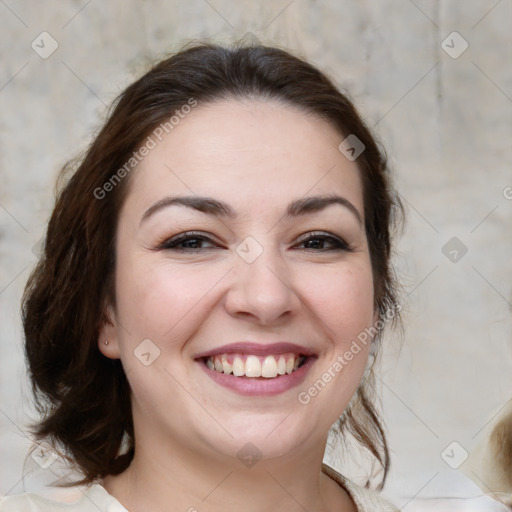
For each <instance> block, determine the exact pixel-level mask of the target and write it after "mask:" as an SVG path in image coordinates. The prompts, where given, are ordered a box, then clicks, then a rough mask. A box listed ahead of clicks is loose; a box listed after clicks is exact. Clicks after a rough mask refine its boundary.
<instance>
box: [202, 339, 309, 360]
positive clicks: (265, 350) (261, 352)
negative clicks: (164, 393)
mask: <svg viewBox="0 0 512 512" xmlns="http://www.w3.org/2000/svg"><path fill="white" fill-rule="evenodd" d="M290 352H292V353H294V354H300V355H304V356H313V355H315V352H314V351H313V350H312V349H310V348H308V347H304V346H302V345H297V344H296V343H289V342H287V341H280V342H278V343H270V344H261V343H254V342H246V341H238V342H236V343H230V344H228V345H222V346H220V347H216V348H213V349H210V350H206V351H204V352H201V353H200V354H197V355H196V356H195V357H194V359H201V358H203V357H211V356H215V355H217V354H252V355H255V356H270V355H274V354H275V355H277V354H288V353H290Z"/></svg>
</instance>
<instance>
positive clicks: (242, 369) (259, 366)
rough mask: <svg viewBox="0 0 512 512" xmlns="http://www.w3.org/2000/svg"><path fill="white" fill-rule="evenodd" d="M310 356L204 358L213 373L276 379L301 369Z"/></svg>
mask: <svg viewBox="0 0 512 512" xmlns="http://www.w3.org/2000/svg"><path fill="white" fill-rule="evenodd" d="M307 359H308V356H305V355H302V354H294V353H291V352H290V353H286V354H276V355H267V356H258V355H253V354H249V355H248V354H232V353H229V354H216V355H214V356H209V357H204V358H203V362H204V364H205V365H206V366H207V367H208V368H209V369H210V370H213V371H216V372H218V373H223V374H225V375H233V376H235V377H241V378H244V377H245V378H252V379H255V378H262V379H275V378H278V377H280V376H283V375H289V374H291V373H293V372H294V371H296V370H298V369H299V368H301V367H302V366H303V365H304V363H305V362H306V360H307Z"/></svg>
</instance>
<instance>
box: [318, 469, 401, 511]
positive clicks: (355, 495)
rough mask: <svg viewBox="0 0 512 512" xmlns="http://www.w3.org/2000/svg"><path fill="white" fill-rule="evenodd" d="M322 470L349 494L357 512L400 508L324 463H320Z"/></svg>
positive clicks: (396, 509)
mask: <svg viewBox="0 0 512 512" xmlns="http://www.w3.org/2000/svg"><path fill="white" fill-rule="evenodd" d="M322 471H323V472H324V473H325V474H326V475H328V476H330V477H331V478H332V479H333V480H335V481H336V482H337V483H338V484H339V485H340V486H341V487H343V488H344V489H345V490H346V491H347V492H348V493H349V494H350V497H351V498H352V500H353V501H354V503H355V504H356V506H357V512H400V509H398V508H397V507H396V506H395V505H393V504H392V503H390V502H389V501H387V500H385V499H384V498H383V497H382V496H380V495H379V494H378V493H377V492H375V491H372V490H370V489H365V488H364V487H360V486H359V485H356V484H354V483H352V482H351V481H350V480H348V479H347V478H345V477H344V476H343V475H341V474H340V473H338V472H337V471H335V470H334V469H332V468H331V467H329V466H327V465H326V464H323V465H322Z"/></svg>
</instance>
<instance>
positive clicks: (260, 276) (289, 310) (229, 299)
mask: <svg viewBox="0 0 512 512" xmlns="http://www.w3.org/2000/svg"><path fill="white" fill-rule="evenodd" d="M299 307H300V300H299V298H298V296H297V294H296V291H295V289H294V283H293V279H292V273H291V269H289V268H288V267H287V266H286V263H285V262H284V261H283V259H282V258H281V257H280V256H279V255H278V254H275V253H272V252H271V251H270V250H264V251H263V253H262V254H261V255H260V256H259V257H258V258H257V259H256V260H255V261H253V262H251V263H248V262H247V261H245V260H244V259H243V258H241V257H237V261H236V263H235V269H234V272H232V282H231V286H230V288H229V290H228V292H227V296H226V301H225V308H226V310H227V312H228V313H229V314H230V315H231V316H234V317H237V318H245V319H247V320H250V321H252V322H254V323H258V324H260V325H273V324H276V323H279V322H282V321H285V320H286V319H288V318H291V317H292V316H293V314H294V313H295V312H296V311H297V310H298V308H299Z"/></svg>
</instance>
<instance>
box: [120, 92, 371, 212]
mask: <svg viewBox="0 0 512 512" xmlns="http://www.w3.org/2000/svg"><path fill="white" fill-rule="evenodd" d="M151 137H152V138H153V139H154V142H155V143H156V145H155V147H154V148H153V149H151V150H150V152H149V154H148V155H147V156H145V158H144V159H143V160H142V161H141V163H139V164H138V166H137V168H136V169H135V171H134V172H133V175H132V176H131V181H132V183H131V185H130V192H129V194H128V197H127V202H130V204H134V205H135V207H137V206H138V207H140V208H142V207H143V206H144V205H146V204H147V203H148V202H150V201H156V200H158V199H160V198H161V197H162V196H163V195H165V194H167V193H173V194H174V193H187V195H188V194H190V193H192V194H198V195H210V196H214V197H218V198H220V199H223V200H225V201H227V202H229V203H231V204H232V205H233V206H234V209H235V210H243V209H244V206H249V205H253V206H257V205H263V204H265V205H266V206H267V207H268V205H269V203H271V204H273V205H277V204H279V203H284V202H286V203H287V202H288V201H289V199H290V198H292V199H297V198H300V197H302V196H304V195H306V194H308V193H332V192H338V193H340V194H343V195H344V196H345V197H346V198H347V199H348V200H350V201H351V202H352V203H353V204H354V205H355V206H356V207H357V208H358V209H359V211H360V212H361V214H362V213H363V211H362V210H363V204H362V201H363V199H362V185H361V180H360V176H359V169H358V167H357V165H356V163H355V162H351V161H349V160H348V159H346V158H345V157H344V156H343V154H342V153H341V152H340V151H339V149H338V146H339V144H340V142H341V140H342V139H343V138H344V137H343V136H342V135H341V134H339V133H338V132H337V131H336V130H335V129H334V128H333V127H332V126H331V125H330V124H329V123H327V122H326V121H325V120H323V119H321V118H320V117H318V116H316V115H313V114H309V113H306V112H304V111H302V110H299V109H298V108H295V107H291V106H289V105H285V104H283V103H279V102H277V101H263V100H244V101H240V100H223V101H218V102H215V103H209V104H205V105H201V104H199V105H198V106H197V107H195V108H193V109H192V111H191V112H190V113H189V114H188V115H186V116H184V117H183V118H182V119H180V121H179V123H178V124H176V125H174V126H173V128H172V129H171V130H169V133H168V134H164V135H163V136H161V140H158V138H157V137H156V136H154V135H151Z"/></svg>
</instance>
